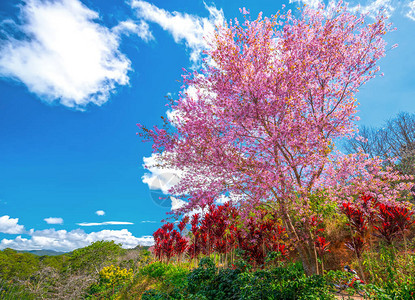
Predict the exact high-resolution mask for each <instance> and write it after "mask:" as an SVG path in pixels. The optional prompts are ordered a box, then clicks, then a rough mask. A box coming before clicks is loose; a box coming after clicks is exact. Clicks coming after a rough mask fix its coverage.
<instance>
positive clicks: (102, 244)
mask: <svg viewBox="0 0 415 300" xmlns="http://www.w3.org/2000/svg"><path fill="white" fill-rule="evenodd" d="M124 253H125V250H124V249H122V248H121V245H120V244H116V243H115V242H114V241H98V242H95V243H92V244H91V245H89V246H87V247H84V248H80V249H77V250H75V251H73V252H72V255H71V258H70V262H69V266H70V267H71V269H72V271H82V272H96V273H98V272H99V270H100V269H101V268H102V267H103V266H104V265H109V264H112V263H115V262H116V259H117V257H118V256H120V255H122V254H124Z"/></svg>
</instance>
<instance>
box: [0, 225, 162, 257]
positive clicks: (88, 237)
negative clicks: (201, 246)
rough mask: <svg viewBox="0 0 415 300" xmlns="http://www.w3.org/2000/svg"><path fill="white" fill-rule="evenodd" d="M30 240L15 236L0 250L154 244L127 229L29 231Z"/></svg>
mask: <svg viewBox="0 0 415 300" xmlns="http://www.w3.org/2000/svg"><path fill="white" fill-rule="evenodd" d="M28 234H29V235H30V238H24V237H22V236H20V235H19V236H17V237H16V238H15V239H3V240H2V241H1V242H0V249H4V248H12V249H16V250H41V249H48V250H49V249H50V250H55V251H63V252H68V251H72V250H74V249H77V248H81V247H85V246H88V245H90V244H91V243H93V242H96V241H101V240H106V241H114V242H116V243H120V244H122V246H123V248H134V247H136V246H137V245H142V246H151V245H153V244H154V239H153V237H152V236H142V237H135V236H133V235H132V233H131V232H129V231H128V230H127V229H122V230H101V231H98V232H91V233H86V232H84V231H83V230H82V229H76V230H72V231H66V230H55V229H46V230H30V232H29V233H28Z"/></svg>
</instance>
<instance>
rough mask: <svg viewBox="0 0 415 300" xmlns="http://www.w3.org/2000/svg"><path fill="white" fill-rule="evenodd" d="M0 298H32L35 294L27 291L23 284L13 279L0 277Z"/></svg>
mask: <svg viewBox="0 0 415 300" xmlns="http://www.w3.org/2000/svg"><path fill="white" fill-rule="evenodd" d="M0 299H2V300H16V299H19V300H20V299H21V300H31V299H35V296H34V295H33V294H31V293H30V292H29V291H27V290H26V289H25V288H24V287H23V286H21V285H17V284H15V283H13V282H12V281H11V280H10V281H6V280H2V279H0Z"/></svg>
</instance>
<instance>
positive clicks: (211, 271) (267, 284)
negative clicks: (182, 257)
mask: <svg viewBox="0 0 415 300" xmlns="http://www.w3.org/2000/svg"><path fill="white" fill-rule="evenodd" d="M169 268H172V266H170V267H168V265H165V264H161V263H154V264H151V265H150V267H146V268H145V272H141V274H144V273H145V274H147V275H148V276H151V277H152V278H159V279H160V280H163V279H164V278H165V275H164V274H165V273H166V271H165V270H167V269H169ZM175 268H177V267H175ZM181 280H183V281H186V283H183V282H182V283H181V284H180V285H178V286H175V288H173V289H172V286H170V290H169V289H165V288H156V289H154V288H153V289H151V290H149V291H147V292H146V293H144V294H143V298H142V299H199V300H202V299H206V300H220V299H229V300H232V299H235V300H236V299H238V300H239V299H240V300H243V299H287V300H289V299H321V300H324V299H333V295H332V294H330V293H329V292H328V286H327V283H326V280H325V278H324V277H323V276H317V275H315V276H310V277H307V276H306V275H305V274H304V271H303V269H302V267H301V265H300V264H298V263H295V264H288V265H287V266H282V265H280V266H278V267H276V268H273V269H269V270H257V271H254V272H251V271H248V270H244V271H243V270H242V269H239V268H233V269H218V268H217V267H216V266H215V264H214V263H213V261H212V260H211V259H210V258H208V257H205V258H202V259H201V261H200V263H199V266H198V268H196V269H194V270H193V271H191V272H190V273H188V276H187V278H186V279H185V280H184V279H183V278H181ZM163 297H164V298H163Z"/></svg>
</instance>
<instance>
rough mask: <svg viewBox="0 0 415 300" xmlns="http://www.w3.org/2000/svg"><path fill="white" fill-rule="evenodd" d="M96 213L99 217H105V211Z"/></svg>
mask: <svg viewBox="0 0 415 300" xmlns="http://www.w3.org/2000/svg"><path fill="white" fill-rule="evenodd" d="M95 213H96V214H97V215H98V216H103V215H105V211H103V210H97V211H96V212H95Z"/></svg>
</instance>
